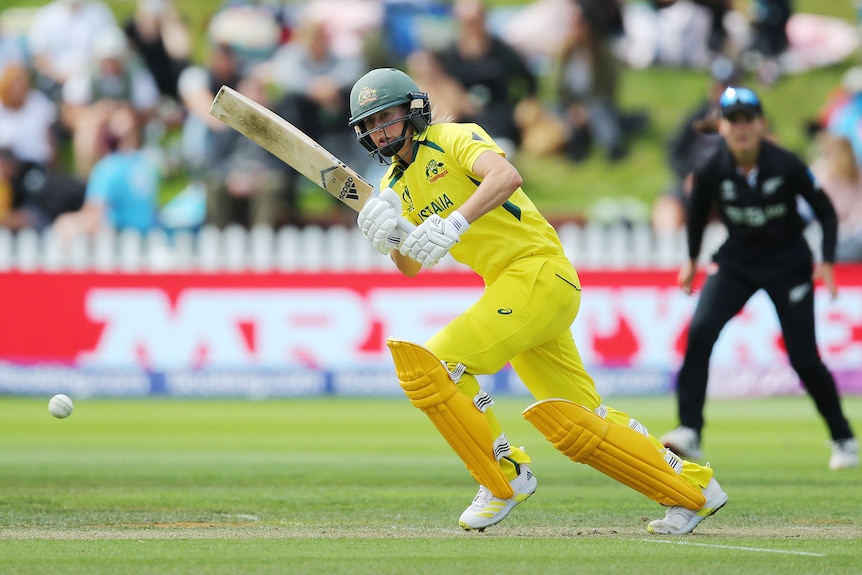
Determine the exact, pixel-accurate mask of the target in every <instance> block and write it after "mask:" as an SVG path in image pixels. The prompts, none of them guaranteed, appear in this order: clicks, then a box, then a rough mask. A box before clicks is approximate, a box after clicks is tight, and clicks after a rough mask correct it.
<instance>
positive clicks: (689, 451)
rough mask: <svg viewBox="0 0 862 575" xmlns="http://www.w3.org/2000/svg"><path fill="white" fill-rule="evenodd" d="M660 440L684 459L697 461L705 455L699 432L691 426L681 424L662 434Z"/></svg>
mask: <svg viewBox="0 0 862 575" xmlns="http://www.w3.org/2000/svg"><path fill="white" fill-rule="evenodd" d="M659 441H661V443H662V445H664V446H665V447H667V448H668V449H670V450H671V451H673V452H674V453H676V454H677V455H679V456H680V457H682V458H683V459H689V460H695V461H696V460H698V459H700V458H701V457H703V451H701V450H700V439H698V437H697V432H696V431H695V430H693V429H692V428H690V427H685V426H684V425H680V426H679V427H677V428H676V429H673V430H671V431H668V432H667V433H665V434H664V435H662V436H661V439H659Z"/></svg>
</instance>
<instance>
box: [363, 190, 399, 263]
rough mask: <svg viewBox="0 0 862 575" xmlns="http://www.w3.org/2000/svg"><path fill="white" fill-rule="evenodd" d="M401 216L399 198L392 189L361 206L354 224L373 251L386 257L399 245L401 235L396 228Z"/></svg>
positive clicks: (373, 197) (369, 199) (371, 198)
mask: <svg viewBox="0 0 862 575" xmlns="http://www.w3.org/2000/svg"><path fill="white" fill-rule="evenodd" d="M400 215H401V198H399V197H398V194H397V193H396V192H395V191H394V190H393V189H392V188H386V189H385V190H383V191H382V192H380V194H378V195H377V196H371V197H370V198H368V200H367V201H366V202H365V205H364V206H362V209H361V210H360V211H359V215H358V216H357V218H356V223H357V224H358V225H359V231H360V232H362V236H363V237H364V238H365V239H366V240H368V243H370V244H371V245H372V246H374V249H376V250H377V251H378V252H380V253H381V254H383V255H388V254H389V252H390V251H391V250H393V249H397V248H398V247H399V246H400V245H401V241H402V239H403V237H404V236H403V234H402V233H401V232H400V231H398V230H397V229H396V228H397V226H398V217H399V216H400Z"/></svg>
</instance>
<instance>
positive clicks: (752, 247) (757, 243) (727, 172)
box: [688, 140, 838, 269]
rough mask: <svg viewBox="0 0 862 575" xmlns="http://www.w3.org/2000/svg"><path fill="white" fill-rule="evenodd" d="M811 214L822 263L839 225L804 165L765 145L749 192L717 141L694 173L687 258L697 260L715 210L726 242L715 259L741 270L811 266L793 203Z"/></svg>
mask: <svg viewBox="0 0 862 575" xmlns="http://www.w3.org/2000/svg"><path fill="white" fill-rule="evenodd" d="M799 197H801V198H802V199H804V200H805V201H806V202H807V203H808V204H809V205H810V206H811V208H812V210H813V211H814V214H815V215H816V217H817V220H818V221H819V222H820V225H821V227H822V229H823V243H822V248H821V249H822V255H823V261H825V262H832V261H834V259H835V243H836V241H837V233H838V220H837V217H836V215H835V209H834V208H833V207H832V203H831V202H830V201H829V197H828V196H827V195H826V194H825V193H824V192H823V190H822V189H821V188H820V186H819V185H818V184H817V182H816V180H815V179H814V177H813V175H812V174H811V171H810V170H809V169H808V166H807V165H806V164H805V163H803V162H802V160H800V159H799V158H798V157H797V156H796V155H794V154H793V153H791V152H789V151H787V150H785V149H784V148H781V147H779V146H776V145H775V144H773V143H771V142H768V141H764V142H763V143H762V144H761V148H760V155H759V157H758V160H757V174H756V177H755V182H754V186H753V187H752V186H751V185H750V184H749V182H748V180H747V179H746V177H745V175H743V174H742V172H741V170H739V168H738V167H737V165H736V162H735V161H734V159H733V156H732V155H731V153H730V150H729V149H728V147H727V144H726V142H724V140H722V141H721V142H719V143H718V145H717V146H716V148H715V150H713V152H712V153H711V154H709V155H708V156H706V157H705V158H704V159H703V161H702V162H701V163H700V165H699V166H698V168H697V169H696V170H695V172H694V189H693V191H692V197H691V204H690V208H689V217H688V246H689V257H691V258H692V259H695V258H697V256H698V254H699V253H700V249H701V242H702V240H703V231H704V228H705V227H706V224H707V221H708V218H709V215H710V213H711V210H712V209H713V208H716V210H717V213H718V215H719V217H720V218H721V221H722V222H723V223H724V225H725V227H726V228H727V233H728V238H727V241H726V242H725V244H724V245H723V246H722V247H721V249H720V250H719V254H718V257H717V259H718V258H721V259H722V260H724V261H725V262H728V260H730V261H733V262H735V263H736V264H741V265H750V266H760V265H765V266H770V265H771V264H779V265H780V264H799V265H806V264H807V265H808V266H809V269H810V265H811V257H812V256H811V250H810V248H809V246H808V243H807V241H806V240H805V236H804V235H803V233H802V232H803V230H804V229H805V222H804V221H803V219H802V216H800V214H799V210H798V204H797V201H798V198H799Z"/></svg>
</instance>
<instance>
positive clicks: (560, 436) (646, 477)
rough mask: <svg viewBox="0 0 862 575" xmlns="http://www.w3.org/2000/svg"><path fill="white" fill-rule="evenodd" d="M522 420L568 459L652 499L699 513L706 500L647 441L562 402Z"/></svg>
mask: <svg viewBox="0 0 862 575" xmlns="http://www.w3.org/2000/svg"><path fill="white" fill-rule="evenodd" d="M523 416H524V418H525V419H526V420H527V421H529V422H530V423H532V424H533V425H534V426H535V427H536V428H537V429H538V430H539V431H541V432H542V434H543V435H544V436H545V437H546V438H547V439H548V441H550V442H551V443H553V444H554V447H556V448H557V449H558V450H560V451H562V452H563V453H564V454H565V455H567V456H568V457H569V458H570V459H571V460H572V461H577V462H579V463H585V464H587V465H589V466H590V467H593V468H595V469H597V470H599V471H601V472H602V473H604V474H605V475H607V476H609V477H612V478H614V479H616V480H617V481H619V482H620V483H622V484H624V485H627V486H629V487H631V488H632V489H634V490H635V491H638V492H640V493H642V494H644V495H646V496H647V497H649V498H650V499H652V500H654V501H657V502H659V503H661V504H662V505H668V506H678V505H679V506H682V507H685V508H686V509H691V510H698V509H700V508H701V507H703V506H704V504H705V503H706V500H705V498H704V496H703V493H701V492H700V491H699V490H697V489H695V488H694V487H692V486H691V485H689V484H688V483H686V482H685V481H683V479H682V478H681V477H680V476H679V474H678V473H677V472H676V471H675V470H674V469H673V468H672V467H671V466H670V465H669V463H668V462H667V461H665V458H664V457H663V456H662V454H661V453H659V451H658V450H657V449H656V448H655V446H654V445H653V444H652V441H650V439H649V437H646V436H644V435H643V434H641V433H638V432H637V431H636V430H634V429H632V428H630V427H626V426H624V425H619V424H617V423H613V422H610V421H607V420H606V419H603V418H601V417H599V416H598V415H596V414H595V413H593V412H591V411H590V410H588V409H587V408H585V407H582V406H580V405H577V404H575V403H572V402H571V401H569V400H566V399H545V400H542V401H539V402H537V403H534V404H533V405H531V406H529V407H527V409H525V410H524V413H523Z"/></svg>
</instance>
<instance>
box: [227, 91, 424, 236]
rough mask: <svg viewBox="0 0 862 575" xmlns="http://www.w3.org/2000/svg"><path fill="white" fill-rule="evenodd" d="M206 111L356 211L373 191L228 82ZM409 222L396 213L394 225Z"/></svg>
mask: <svg viewBox="0 0 862 575" xmlns="http://www.w3.org/2000/svg"><path fill="white" fill-rule="evenodd" d="M210 114H211V115H212V116H214V117H215V118H218V119H219V120H221V121H222V122H224V123H225V124H227V125H228V126H230V127H231V128H233V129H234V130H236V131H237V132H239V133H240V134H242V135H244V136H245V137H246V138H248V139H250V140H251V141H253V142H255V143H256V144H258V145H259V146H261V147H262V148H264V149H265V150H267V151H269V152H270V153H271V154H272V155H274V156H275V157H277V158H278V159H280V160H281V161H282V162H284V163H286V164H287V165H289V166H290V167H292V168H293V169H294V170H296V171H297V172H299V173H300V174H302V175H303V176H305V177H306V178H308V179H309V180H311V181H312V182H314V183H315V184H317V185H318V186H320V187H321V188H323V189H324V190H326V191H327V192H329V193H330V194H332V195H333V196H335V197H336V198H338V199H339V200H340V201H342V202H344V203H345V204H347V205H348V206H350V208H352V209H353V210H354V211H356V212H358V211H359V210H361V209H362V206H364V205H365V201H366V200H367V199H368V198H369V197H370V196H372V195H373V194H374V186H373V185H371V184H370V183H369V182H368V181H367V180H365V179H364V178H363V177H362V176H360V175H359V174H358V173H357V172H356V171H355V170H353V169H352V168H351V167H350V166H348V165H347V164H345V163H344V162H342V161H341V160H339V159H338V158H336V157H335V156H334V155H332V154H331V153H330V152H329V151H327V150H326V149H325V148H324V147H323V146H321V145H320V144H318V143H317V142H316V141H314V140H313V139H312V138H311V137H310V136H308V134H306V133H304V132H303V131H302V130H300V129H299V128H297V127H296V126H294V125H293V124H291V123H290V122H288V121H287V120H285V119H284V118H282V117H281V116H279V115H278V114H276V113H275V112H273V111H272V110H270V109H269V108H267V107H266V106H264V105H262V104H260V103H258V102H255V101H254V100H252V99H251V98H249V97H247V96H244V95H242V94H240V93H239V92H237V91H236V90H234V89H233V88H230V87H228V86H222V87H221V88H220V89H219V91H218V93H217V94H216V96H215V98H214V99H213V103H212V106H211V107H210ZM413 228H414V226H413V224H411V223H410V222H408V221H407V220H405V219H404V218H403V217H399V222H398V229H400V230H402V231H404V232H406V233H410V231H412V230H413Z"/></svg>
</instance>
